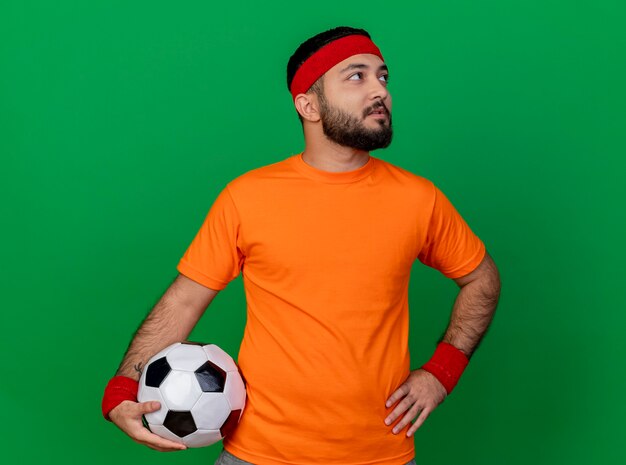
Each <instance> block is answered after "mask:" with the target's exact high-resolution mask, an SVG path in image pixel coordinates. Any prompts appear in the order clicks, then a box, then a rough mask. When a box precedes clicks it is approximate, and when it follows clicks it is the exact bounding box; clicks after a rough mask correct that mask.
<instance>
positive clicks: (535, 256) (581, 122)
mask: <svg viewBox="0 0 626 465" xmlns="http://www.w3.org/2000/svg"><path fill="white" fill-rule="evenodd" d="M625 23H626V7H625V6H624V3H623V2H622V1H608V0H600V1H598V0H596V1H591V0H588V1H575V2H572V1H564V0H562V1H545V0H542V1H537V0H532V1H528V0H524V1H522V0H515V1H508V2H501V1H482V2H469V1H468V2H463V1H446V2H411V3H409V2H406V3H404V2H389V3H386V4H385V3H383V2H380V1H376V2H374V1H365V0H361V1H360V2H357V3H353V2H346V3H340V2H337V1H336V0H334V1H331V2H328V1H317V2H309V3H303V2H300V3H298V2H284V3H283V2H262V3H261V2H259V3H244V2H224V3H221V2H220V3H215V4H214V3H211V2H199V1H193V2H181V3H174V2H159V1H151V2H147V1H141V2H139V1H138V2H122V1H106V2H104V1H93V2H78V1H73V2H72V1H56V2H52V1H50V2H33V1H17V0H15V1H10V0H9V1H7V0H4V1H3V2H2V4H1V6H0V66H1V69H0V110H1V111H0V156H1V164H0V195H1V199H2V201H1V204H0V209H1V210H0V214H1V217H2V236H3V237H2V255H1V261H0V266H1V268H0V286H2V287H1V292H2V297H1V300H0V302H1V304H0V305H1V307H2V311H1V320H0V323H1V326H0V327H1V328H2V337H1V338H0V344H1V345H0V348H1V352H0V353H1V354H2V367H1V371H0V380H1V381H0V402H1V404H0V405H1V406H2V413H0V417H1V418H2V421H1V422H0V424H1V426H0V427H1V428H2V431H1V437H2V444H3V447H2V452H0V454H2V455H1V456H0V457H2V460H3V463H22V464H31V463H32V464H46V463H90V464H94V465H95V464H109V463H118V464H132V463H139V462H140V461H141V462H142V463H146V462H149V463H172V464H173V463H176V464H178V463H180V464H185V463H186V464H191V463H211V464H212V463H213V460H214V459H215V457H216V456H217V454H218V452H219V450H220V449H221V445H220V444H216V445H214V446H211V447H209V448H205V449H196V450H188V451H186V452H177V453H170V454H163V453H159V452H155V451H153V450H151V449H148V448H146V447H144V446H140V445H137V444H135V443H134V442H132V441H131V440H130V439H129V438H128V437H126V436H125V435H124V434H123V433H122V432H121V431H119V430H118V429H117V428H115V426H114V425H112V424H110V423H108V422H105V421H104V420H103V419H102V417H101V414H100V401H101V396H102V391H103V389H104V386H105V384H106V382H107V380H108V379H109V378H110V377H111V376H112V375H113V374H114V372H115V370H116V368H117V365H118V364H119V362H120V360H121V358H122V355H123V354H124V351H125V349H126V346H127V344H128V342H129V341H130V338H131V336H132V334H133V332H134V330H135V329H136V327H137V325H138V324H139V323H140V321H141V320H142V319H143V317H144V316H145V315H146V313H147V312H148V311H149V309H150V308H151V307H152V306H153V304H154V303H155V302H156V301H157V300H158V298H159V297H160V295H161V294H162V293H163V291H164V290H165V289H166V287H167V286H168V285H169V284H170V282H171V281H172V280H173V278H174V277H175V275H176V273H177V272H176V270H175V266H176V264H177V263H178V260H179V259H180V257H181V256H182V254H183V252H184V251H185V249H186V248H187V246H188V245H189V243H190V241H191V240H192V238H193V236H194V235H195V233H196V231H197V229H198V228H199V226H200V224H201V222H202V220H203V218H204V216H205V215H206V212H207V211H208V209H209V208H210V206H211V204H212V202H213V200H214V199H215V197H216V196H217V194H218V192H219V191H220V190H221V189H222V188H223V187H224V185H225V184H226V183H227V182H228V181H230V180H231V179H233V178H234V177H236V176H238V175H240V174H242V173H244V172H245V171H248V170H250V169H253V168H256V167H258V166H262V165H266V164H269V163H273V162H276V161H279V160H282V159H284V158H286V157H287V156H289V155H291V154H295V153H298V152H299V151H301V150H302V148H303V140H302V134H301V130H300V125H299V122H298V120H297V117H296V114H295V110H294V109H293V106H292V102H291V100H290V97H289V94H288V92H287V90H286V84H285V67H286V63H287V60H288V58H289V56H290V55H291V54H292V53H293V51H294V50H295V48H296V47H297V46H298V45H299V44H300V43H301V42H302V41H304V40H305V39H306V38H308V37H310V36H312V35H314V34H316V33H317V32H320V31H322V30H325V29H328V28H331V27H334V26H338V25H350V26H353V27H363V28H365V29H367V30H368V31H369V32H370V33H371V34H372V37H373V39H374V40H375V41H376V43H377V44H378V45H379V46H380V48H381V50H382V52H383V54H384V56H385V61H386V63H387V64H388V65H389V67H390V72H391V75H392V80H391V83H390V86H389V89H390V91H391V92H392V95H393V98H394V129H395V135H394V142H393V143H392V145H391V146H390V147H389V148H388V149H386V150H384V151H377V152H375V153H374V155H375V156H377V157H380V158H382V159H384V160H387V161H389V162H391V163H394V164H396V165H398V166H401V167H403V168H405V169H408V170H410V171H412V172H414V173H416V174H419V175H421V176H424V177H426V178H428V179H430V180H432V181H433V182H435V183H436V184H437V185H438V186H439V187H440V188H441V189H442V190H443V191H444V192H445V193H446V194H447V196H448V197H449V198H450V200H451V201H452V202H453V204H454V205H455V206H456V207H457V209H458V210H459V211H460V213H461V214H462V215H463V217H464V218H465V219H466V221H467V222H468V224H469V225H470V226H471V227H472V229H473V230H474V231H475V232H476V234H477V235H478V236H479V237H480V238H481V239H482V240H483V241H484V242H485V244H486V245H487V249H488V251H489V252H490V254H491V255H492V257H493V258H494V260H495V261H496V263H497V265H498V267H499V269H500V273H501V278H502V295H501V299H500V304H499V307H498V311H497V313H496V317H495V319H494V322H493V324H492V326H491V328H490V329H489V332H488V334H487V337H486V338H485V339H484V341H483V343H482V345H481V347H480V348H479V350H478V351H477V352H476V354H475V356H474V357H473V359H472V362H471V364H470V365H469V366H468V368H467V369H466V371H465V373H464V375H463V377H462V379H461V382H460V383H459V385H458V386H457V387H456V389H455V391H454V392H453V394H452V395H451V396H450V397H449V398H448V399H447V400H446V401H445V402H444V403H443V404H441V405H440V406H439V407H438V409H436V410H435V411H434V412H433V413H432V414H431V416H430V417H429V418H428V420H427V421H426V423H425V424H424V425H423V426H422V427H421V428H420V429H419V430H418V432H417V434H416V436H415V444H416V450H417V463H418V464H435V463H437V464H460V463H463V464H477V465H483V464H502V463H508V464H524V465H526V464H553V463H563V464H590V463H593V464H609V463H611V464H612V463H625V462H626V447H625V446H624V442H623V440H624V437H625V432H626V431H625V430H626V428H625V427H624V419H625V417H626V415H625V414H626V408H625V406H624V402H623V396H622V393H623V391H624V388H625V387H626V369H625V368H626V363H625V362H624V360H625V356H626V343H625V338H624V328H625V326H626V316H625V315H626V312H625V310H626V302H625V299H624V290H623V289H624V284H623V282H624V277H626V275H625V273H624V263H625V258H626V257H625V255H626V254H625V247H624V237H626V227H625V226H626V225H625V222H626V221H625V216H626V215H625V209H624V206H623V201H624V200H625V199H626V192H625V190H626V189H625V187H624V181H623V176H624V168H625V164H624V161H623V158H624V156H625V155H626V138H625V133H626V112H625V108H626V90H625V83H626V65H625V63H626V33H625V32H624V31H625V28H624V24H625ZM456 294H457V287H456V285H455V284H454V282H453V281H451V280H448V279H446V278H445V277H443V275H441V274H440V273H439V272H438V271H436V270H434V269H431V268H427V267H425V266H423V265H422V264H421V263H419V262H417V263H416V264H415V266H414V270H413V274H412V278H411V288H410V305H411V306H412V308H415V309H416V311H414V312H412V313H411V340H410V347H411V355H412V367H413V368H417V367H419V366H420V365H421V364H422V363H424V362H425V361H426V360H427V359H428V358H429V357H430V355H431V354H432V351H433V350H434V346H435V343H436V341H437V339H438V338H439V336H440V335H441V333H442V332H443V331H444V329H445V327H446V324H447V321H448V318H449V315H450V310H451V308H452V303H453V301H454V298H455V296H456ZM244 325H245V300H244V293H243V286H242V281H241V276H240V277H238V278H237V279H236V280H235V281H233V282H232V283H231V284H230V285H229V286H228V287H227V288H226V289H225V290H224V291H222V292H221V293H220V294H219V295H218V297H217V298H216V299H215V301H214V302H213V303H212V305H211V306H210V307H209V309H208V311H207V312H206V314H205V315H204V317H203V319H202V320H201V321H200V323H199V324H198V326H197V327H196V328H195V330H194V332H193V333H192V335H191V336H190V339H193V340H199V341H205V342H213V343H216V344H218V345H220V346H221V347H223V348H224V349H225V350H227V351H228V352H229V353H231V354H232V355H234V356H236V354H237V352H238V349H239V342H240V339H241V336H242V334H243V327H244ZM7 459H8V460H9V461H7Z"/></svg>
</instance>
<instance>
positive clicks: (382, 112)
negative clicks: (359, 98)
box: [367, 109, 387, 118]
mask: <svg viewBox="0 0 626 465" xmlns="http://www.w3.org/2000/svg"><path fill="white" fill-rule="evenodd" d="M367 116H373V117H375V118H387V112H386V111H385V110H384V109H380V110H374V111H373V112H371V113H370V114H369V115H367Z"/></svg>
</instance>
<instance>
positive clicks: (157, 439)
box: [133, 427, 187, 452]
mask: <svg viewBox="0 0 626 465" xmlns="http://www.w3.org/2000/svg"><path fill="white" fill-rule="evenodd" d="M133 436H134V439H135V440H137V441H139V442H141V443H142V444H145V445H146V446H148V447H152V448H153V449H156V448H160V449H165V450H168V451H171V450H185V449H187V446H185V445H184V444H180V443H178V442H174V441H170V440H169V439H165V438H162V437H161V436H158V435H156V434H154V433H151V432H150V431H148V429H147V428H143V427H142V428H141V430H139V431H136V432H135V434H134V435H133ZM162 452H163V451H162Z"/></svg>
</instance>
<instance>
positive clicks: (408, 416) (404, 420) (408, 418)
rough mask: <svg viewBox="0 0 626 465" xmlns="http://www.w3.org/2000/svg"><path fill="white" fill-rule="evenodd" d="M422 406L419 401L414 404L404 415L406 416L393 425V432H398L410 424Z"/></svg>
mask: <svg viewBox="0 0 626 465" xmlns="http://www.w3.org/2000/svg"><path fill="white" fill-rule="evenodd" d="M421 408H422V407H420V406H418V405H417V403H416V404H413V406H412V407H411V408H410V409H409V411H408V412H406V414H405V415H404V417H403V418H402V419H401V420H400V422H399V423H398V424H397V425H396V426H394V427H393V433H394V434H397V433H399V432H400V431H402V430H403V429H404V427H405V426H406V425H408V424H409V423H410V422H411V420H413V418H415V417H416V416H417V414H418V412H419V411H420V409H421Z"/></svg>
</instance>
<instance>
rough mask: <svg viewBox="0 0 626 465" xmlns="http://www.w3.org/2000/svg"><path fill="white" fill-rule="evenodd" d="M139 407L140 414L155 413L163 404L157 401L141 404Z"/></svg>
mask: <svg viewBox="0 0 626 465" xmlns="http://www.w3.org/2000/svg"><path fill="white" fill-rule="evenodd" d="M137 405H138V407H139V414H140V415H143V414H144V413H150V412H154V411H156V410H159V409H160V408H161V404H160V403H159V402H158V401H156V400H149V401H148V402H140V403H138V404H137Z"/></svg>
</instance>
